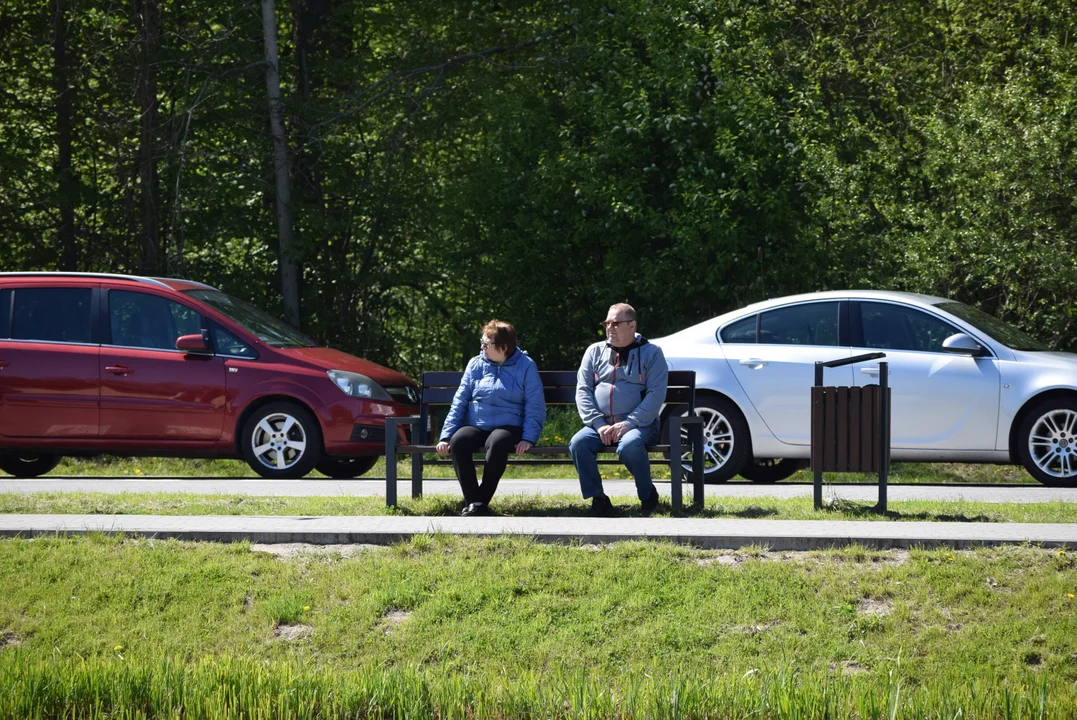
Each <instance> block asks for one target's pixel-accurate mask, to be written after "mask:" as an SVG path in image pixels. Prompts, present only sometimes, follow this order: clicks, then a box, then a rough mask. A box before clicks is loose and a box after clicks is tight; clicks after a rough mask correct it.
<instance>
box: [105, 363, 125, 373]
mask: <svg viewBox="0 0 1077 720" xmlns="http://www.w3.org/2000/svg"><path fill="white" fill-rule="evenodd" d="M105 372H110V373H112V374H113V375H130V374H131V368H129V367H127V366H126V365H106V366H105Z"/></svg>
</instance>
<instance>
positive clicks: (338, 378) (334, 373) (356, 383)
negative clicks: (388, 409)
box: [328, 370, 393, 402]
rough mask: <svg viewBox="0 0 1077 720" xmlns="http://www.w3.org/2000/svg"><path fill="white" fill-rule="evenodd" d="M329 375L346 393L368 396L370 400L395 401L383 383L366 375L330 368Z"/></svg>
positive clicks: (355, 395) (361, 396) (353, 395)
mask: <svg viewBox="0 0 1077 720" xmlns="http://www.w3.org/2000/svg"><path fill="white" fill-rule="evenodd" d="M328 375H329V379H330V380H332V381H333V383H334V384H335V385H336V386H337V387H338V388H340V389H341V390H343V391H344V393H345V394H346V395H351V396H352V397H360V398H367V399H369V400H382V401H384V402H392V401H393V399H392V398H391V397H389V393H387V392H385V389H384V388H383V387H382V386H381V385H378V384H377V383H376V382H374V381H373V380H371V379H370V378H368V377H367V376H366V375H360V374H359V373H353V372H346V371H344V370H330V371H329V372H328Z"/></svg>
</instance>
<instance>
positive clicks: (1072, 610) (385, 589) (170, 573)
mask: <svg viewBox="0 0 1077 720" xmlns="http://www.w3.org/2000/svg"><path fill="white" fill-rule="evenodd" d="M1075 594H1077V562H1075V561H1074V559H1073V558H1072V557H1071V556H1070V555H1069V554H1067V553H1065V552H1059V551H1046V550H1043V549H1039V548H1034V547H998V548H985V549H977V550H970V551H950V550H937V551H935V550H932V551H923V550H912V551H885V552H883V551H871V550H867V549H864V548H858V547H852V548H846V549H842V550H833V551H824V552H811V553H772V552H768V551H767V550H766V549H765V548H748V549H744V550H741V551H737V552H719V551H702V550H694V549H692V548H687V547H683V546H676V545H672V544H664V543H646V542H631V543H619V544H615V545H609V546H598V547H592V546H579V547H576V546H563V545H544V544H541V543H537V542H533V541H531V540H529V539H527V538H519V537H505V538H497V539H460V538H452V537H445V536H420V537H417V538H415V539H414V540H413V541H411V542H407V543H403V544H400V545H396V546H393V547H390V548H367V549H361V548H355V547H341V548H337V551H336V552H332V551H331V552H328V553H326V552H324V550H323V552H319V553H313V552H311V553H307V554H300V555H296V556H291V557H282V556H277V555H272V554H269V553H267V552H260V551H258V549H257V548H255V547H252V546H250V545H248V544H245V543H237V544H234V545H226V546H222V545H216V544H195V543H183V542H177V541H165V542H155V541H152V540H146V539H123V538H119V537H106V536H103V535H97V536H91V537H88V538H44V539H35V540H3V541H0V638H2V640H0V717H34V716H41V717H61V716H62V717H69V716H73V717H102V718H104V717H134V716H136V714H137V713H138V712H141V713H143V715H144V716H158V717H180V716H181V715H182V716H183V717H289V716H295V717H415V718H418V717H461V718H462V717H476V718H501V717H511V718H517V717H519V718H524V717H529V718H530V717H566V718H567V717H603V718H606V717H608V718H614V717H665V718H674V717H746V716H749V715H751V716H758V717H767V718H771V717H773V718H823V717H832V718H836V717H842V718H844V717H862V718H867V717H877V718H883V717H901V718H922V717H947V718H952V717H976V718H981V717H984V718H991V717H1004V718H1017V717H1060V718H1068V717H1073V716H1074V715H1075V714H1077V692H1075V690H1077V600H1075V598H1074V595H1075ZM299 603H304V604H303V605H299ZM125 713H126V714H125Z"/></svg>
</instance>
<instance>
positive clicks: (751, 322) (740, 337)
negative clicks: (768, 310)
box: [722, 315, 759, 343]
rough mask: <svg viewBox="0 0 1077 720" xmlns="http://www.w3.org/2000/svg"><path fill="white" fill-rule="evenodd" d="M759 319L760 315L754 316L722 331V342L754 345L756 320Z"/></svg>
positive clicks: (732, 324) (738, 321)
mask: <svg viewBox="0 0 1077 720" xmlns="http://www.w3.org/2000/svg"><path fill="white" fill-rule="evenodd" d="M758 318H759V316H758V315H752V316H751V317H746V318H743V319H741V320H737V321H736V322H735V323H731V324H730V325H727V326H726V327H725V328H723V329H722V342H724V343H754V342H755V329H756V320H757V319H758Z"/></svg>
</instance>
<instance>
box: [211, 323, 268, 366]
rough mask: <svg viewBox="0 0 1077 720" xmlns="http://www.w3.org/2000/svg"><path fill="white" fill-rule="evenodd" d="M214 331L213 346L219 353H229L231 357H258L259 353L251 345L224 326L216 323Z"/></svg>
mask: <svg viewBox="0 0 1077 720" xmlns="http://www.w3.org/2000/svg"><path fill="white" fill-rule="evenodd" d="M212 333H213V347H214V348H216V352H217V354H218V355H227V356H229V357H242V358H256V357H258V353H256V352H255V351H254V348H252V347H251V346H250V345H248V344H247V343H245V342H243V341H242V340H240V339H239V338H237V337H236V336H235V335H233V334H232V333H230V332H228V331H227V330H225V329H224V328H222V327H219V326H217V325H214V326H213V330H212Z"/></svg>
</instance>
